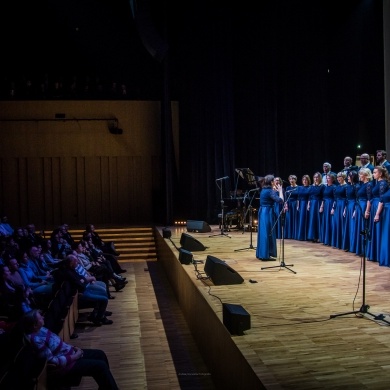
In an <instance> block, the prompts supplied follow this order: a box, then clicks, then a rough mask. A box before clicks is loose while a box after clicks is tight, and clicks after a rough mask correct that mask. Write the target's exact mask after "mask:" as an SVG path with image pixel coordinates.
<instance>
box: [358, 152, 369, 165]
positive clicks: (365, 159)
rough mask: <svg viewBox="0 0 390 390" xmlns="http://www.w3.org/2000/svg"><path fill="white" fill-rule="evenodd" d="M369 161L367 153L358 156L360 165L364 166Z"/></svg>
mask: <svg viewBox="0 0 390 390" xmlns="http://www.w3.org/2000/svg"><path fill="white" fill-rule="evenodd" d="M369 161H370V156H369V155H368V154H367V153H363V154H361V155H360V164H361V165H366V164H368V163H369Z"/></svg>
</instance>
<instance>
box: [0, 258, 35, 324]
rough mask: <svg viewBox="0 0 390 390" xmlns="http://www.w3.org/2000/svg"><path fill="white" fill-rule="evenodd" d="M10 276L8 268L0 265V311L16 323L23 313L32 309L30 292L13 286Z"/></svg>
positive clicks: (22, 287)
mask: <svg viewBox="0 0 390 390" xmlns="http://www.w3.org/2000/svg"><path fill="white" fill-rule="evenodd" d="M10 275H11V272H10V270H9V268H8V267H7V266H6V265H3V264H0V307H1V309H0V311H3V314H6V315H7V317H8V320H9V321H17V320H18V319H19V318H20V317H21V316H22V314H23V313H25V312H27V311H29V310H31V309H32V304H31V301H30V299H29V296H30V294H31V290H29V289H26V288H25V287H24V286H23V285H22V286H17V285H15V284H14V283H13V282H12V280H11V279H10Z"/></svg>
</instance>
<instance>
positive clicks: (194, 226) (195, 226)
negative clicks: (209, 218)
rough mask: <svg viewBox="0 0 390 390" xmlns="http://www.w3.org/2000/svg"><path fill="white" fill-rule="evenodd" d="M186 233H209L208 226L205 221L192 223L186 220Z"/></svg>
mask: <svg viewBox="0 0 390 390" xmlns="http://www.w3.org/2000/svg"><path fill="white" fill-rule="evenodd" d="M187 231H189V232H196V233H208V232H211V227H210V225H209V224H208V223H207V222H205V221H193V220H191V219H189V220H187Z"/></svg>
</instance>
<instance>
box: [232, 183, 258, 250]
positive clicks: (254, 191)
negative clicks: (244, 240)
mask: <svg viewBox="0 0 390 390" xmlns="http://www.w3.org/2000/svg"><path fill="white" fill-rule="evenodd" d="M258 190H260V188H256V189H255V190H250V191H249V192H253V195H252V198H251V200H250V202H249V205H248V208H247V210H246V212H245V215H244V221H245V219H246V215H247V213H248V211H249V232H250V242H249V247H248V248H242V249H235V250H234V251H235V252H239V251H244V250H246V249H254V250H256V248H255V247H254V246H253V245H252V230H253V224H252V222H253V220H252V201H253V199H254V198H255V195H256V192H257V191H258ZM244 225H245V224H244ZM244 231H245V228H244ZM244 231H243V232H242V234H244Z"/></svg>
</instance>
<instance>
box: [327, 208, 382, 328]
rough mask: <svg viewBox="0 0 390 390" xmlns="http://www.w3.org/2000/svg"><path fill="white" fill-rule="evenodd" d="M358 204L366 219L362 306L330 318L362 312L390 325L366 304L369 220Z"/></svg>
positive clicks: (362, 233)
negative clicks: (370, 310)
mask: <svg viewBox="0 0 390 390" xmlns="http://www.w3.org/2000/svg"><path fill="white" fill-rule="evenodd" d="M357 205H358V206H359V207H360V210H361V213H362V218H363V219H364V229H363V230H362V231H361V232H360V234H361V235H362V236H363V259H362V261H363V291H362V306H361V307H360V309H359V310H353V311H348V312H346V313H339V314H331V315H330V316H329V318H336V317H341V316H346V315H349V314H358V313H360V314H362V315H363V317H364V314H368V315H370V316H371V317H374V320H377V321H383V322H385V323H386V324H389V325H390V321H387V320H385V319H384V315H383V314H379V315H375V314H373V313H370V312H369V311H368V309H369V308H370V306H369V305H367V304H366V246H367V237H368V220H366V219H365V218H364V214H363V210H362V207H361V205H360V203H359V202H357Z"/></svg>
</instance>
